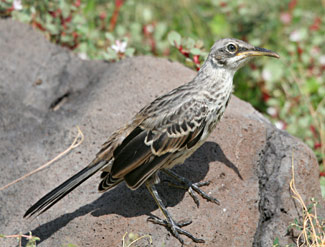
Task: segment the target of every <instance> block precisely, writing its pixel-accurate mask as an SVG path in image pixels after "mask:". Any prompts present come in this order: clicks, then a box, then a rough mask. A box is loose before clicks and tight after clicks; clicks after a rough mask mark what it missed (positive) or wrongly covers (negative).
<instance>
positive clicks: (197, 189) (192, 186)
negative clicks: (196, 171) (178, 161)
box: [162, 169, 220, 207]
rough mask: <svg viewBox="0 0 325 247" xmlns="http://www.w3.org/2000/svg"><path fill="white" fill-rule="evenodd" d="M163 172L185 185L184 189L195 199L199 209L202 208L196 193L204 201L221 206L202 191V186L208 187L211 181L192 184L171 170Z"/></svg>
mask: <svg viewBox="0 0 325 247" xmlns="http://www.w3.org/2000/svg"><path fill="white" fill-rule="evenodd" d="M162 171H163V172H164V173H166V174H167V175H169V176H171V177H173V178H175V179H176V180H178V181H179V182H181V183H182V184H183V185H184V187H183V188H184V189H186V190H187V191H188V193H189V194H190V196H191V197H192V198H193V200H194V202H195V204H196V205H197V206H198V207H199V206H200V201H199V199H198V198H197V196H196V195H195V194H194V191H195V192H197V193H198V194H199V195H201V196H202V197H203V198H204V199H206V200H207V201H210V202H214V203H216V204H218V205H220V202H219V201H218V200H217V199H216V198H214V197H212V196H209V195H208V194H207V193H205V192H204V191H203V190H201V189H200V187H201V186H206V185H209V184H210V181H205V182H198V183H192V182H191V181H189V180H188V179H187V178H184V177H182V176H180V175H178V174H177V173H175V172H173V171H171V170H167V169H162Z"/></svg>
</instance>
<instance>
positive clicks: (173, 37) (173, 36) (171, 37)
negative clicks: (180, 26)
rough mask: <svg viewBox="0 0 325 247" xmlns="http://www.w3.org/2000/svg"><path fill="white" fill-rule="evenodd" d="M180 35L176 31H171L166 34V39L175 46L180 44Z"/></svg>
mask: <svg viewBox="0 0 325 247" xmlns="http://www.w3.org/2000/svg"><path fill="white" fill-rule="evenodd" d="M181 40H182V37H181V35H180V34H179V33H177V32H176V31H171V32H170V33H169V34H168V41H169V43H170V44H171V45H172V46H177V45H180V44H181Z"/></svg>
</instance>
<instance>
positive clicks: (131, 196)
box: [23, 142, 242, 246]
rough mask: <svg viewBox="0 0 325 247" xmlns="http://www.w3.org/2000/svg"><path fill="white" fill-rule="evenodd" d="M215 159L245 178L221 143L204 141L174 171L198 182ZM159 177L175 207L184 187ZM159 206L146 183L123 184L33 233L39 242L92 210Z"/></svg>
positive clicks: (139, 211)
mask: <svg viewBox="0 0 325 247" xmlns="http://www.w3.org/2000/svg"><path fill="white" fill-rule="evenodd" d="M212 161H219V162H221V163H222V164H224V165H226V166H227V167H229V168H231V169H232V170H233V171H234V172H235V173H236V174H237V175H238V176H239V177H240V178H241V179H242V177H241V175H240V173H239V170H238V169H237V167H236V166H235V165H234V164H233V163H232V162H231V161H230V160H228V159H227V157H226V156H225V154H224V152H223V151H222V150H221V148H220V146H219V145H218V144H216V143H214V142H206V143H205V144H203V145H202V147H201V148H199V149H198V150H197V151H196V152H195V153H194V154H193V155H192V156H191V157H190V158H189V159H187V161H186V162H185V163H184V164H183V165H179V166H176V167H175V168H174V169H173V170H174V171H175V172H177V173H178V174H180V175H182V176H184V177H186V178H188V179H190V180H191V181H192V182H194V183H195V182H199V181H202V180H203V179H204V178H205V176H206V174H207V173H208V170H209V163H210V162H212ZM160 178H161V183H160V184H159V185H157V188H158V191H159V193H160V195H161V197H162V198H163V200H164V203H165V205H167V206H168V207H172V206H175V205H176V204H178V203H179V202H180V201H181V200H182V199H183V197H184V194H185V190H182V189H177V188H174V187H170V186H168V183H167V182H169V181H171V180H170V178H169V177H166V175H165V174H160ZM171 182H175V181H171ZM201 200H202V198H201ZM130 202H132V203H130ZM193 203H194V202H193ZM156 209H157V206H156V204H155V202H154V200H153V198H151V196H150V194H149V192H148V191H147V189H146V188H145V186H141V187H140V188H139V189H138V190H136V191H132V190H130V189H128V188H127V187H126V186H125V185H124V184H123V185H120V186H118V187H117V188H115V189H114V190H112V191H109V192H107V193H104V194H102V196H100V197H99V198H98V199H97V200H95V201H93V202H91V203H89V204H86V205H84V206H82V207H80V208H79V209H77V210H76V211H74V212H72V213H69V214H64V215H62V216H60V217H59V218H56V219H55V220H52V221H50V222H47V223H45V224H42V225H40V226H39V227H37V228H35V229H33V230H32V233H33V235H34V236H38V237H39V238H40V239H41V240H40V242H42V241H44V240H46V239H48V238H49V237H51V236H52V235H53V234H54V233H55V232H57V231H58V230H60V229H61V228H63V227H64V226H66V225H67V224H68V223H69V222H70V221H72V220H73V219H75V218H77V217H80V216H83V215H86V214H89V213H91V215H92V216H93V217H99V216H102V215H109V214H118V215H121V216H124V217H127V218H128V217H135V216H140V215H148V216H150V215H151V212H152V211H154V210H156ZM51 210H55V206H54V208H52V209H51ZM40 242H39V243H40ZM26 244H27V243H26V242H24V243H23V246H26Z"/></svg>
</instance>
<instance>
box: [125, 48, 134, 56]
mask: <svg viewBox="0 0 325 247" xmlns="http://www.w3.org/2000/svg"><path fill="white" fill-rule="evenodd" d="M134 52H135V48H133V47H128V48H126V50H125V55H126V56H128V57H132V56H133V54H134Z"/></svg>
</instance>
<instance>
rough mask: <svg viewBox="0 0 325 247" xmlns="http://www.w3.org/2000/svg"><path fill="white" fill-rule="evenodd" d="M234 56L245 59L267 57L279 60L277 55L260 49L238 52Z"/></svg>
mask: <svg viewBox="0 0 325 247" xmlns="http://www.w3.org/2000/svg"><path fill="white" fill-rule="evenodd" d="M236 56H243V57H245V58H246V57H257V56H268V57H275V58H280V56H279V54H278V53H276V52H274V51H271V50H268V49H264V48H260V47H254V48H253V49H252V50H247V51H240V52H238V53H237V54H236Z"/></svg>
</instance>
